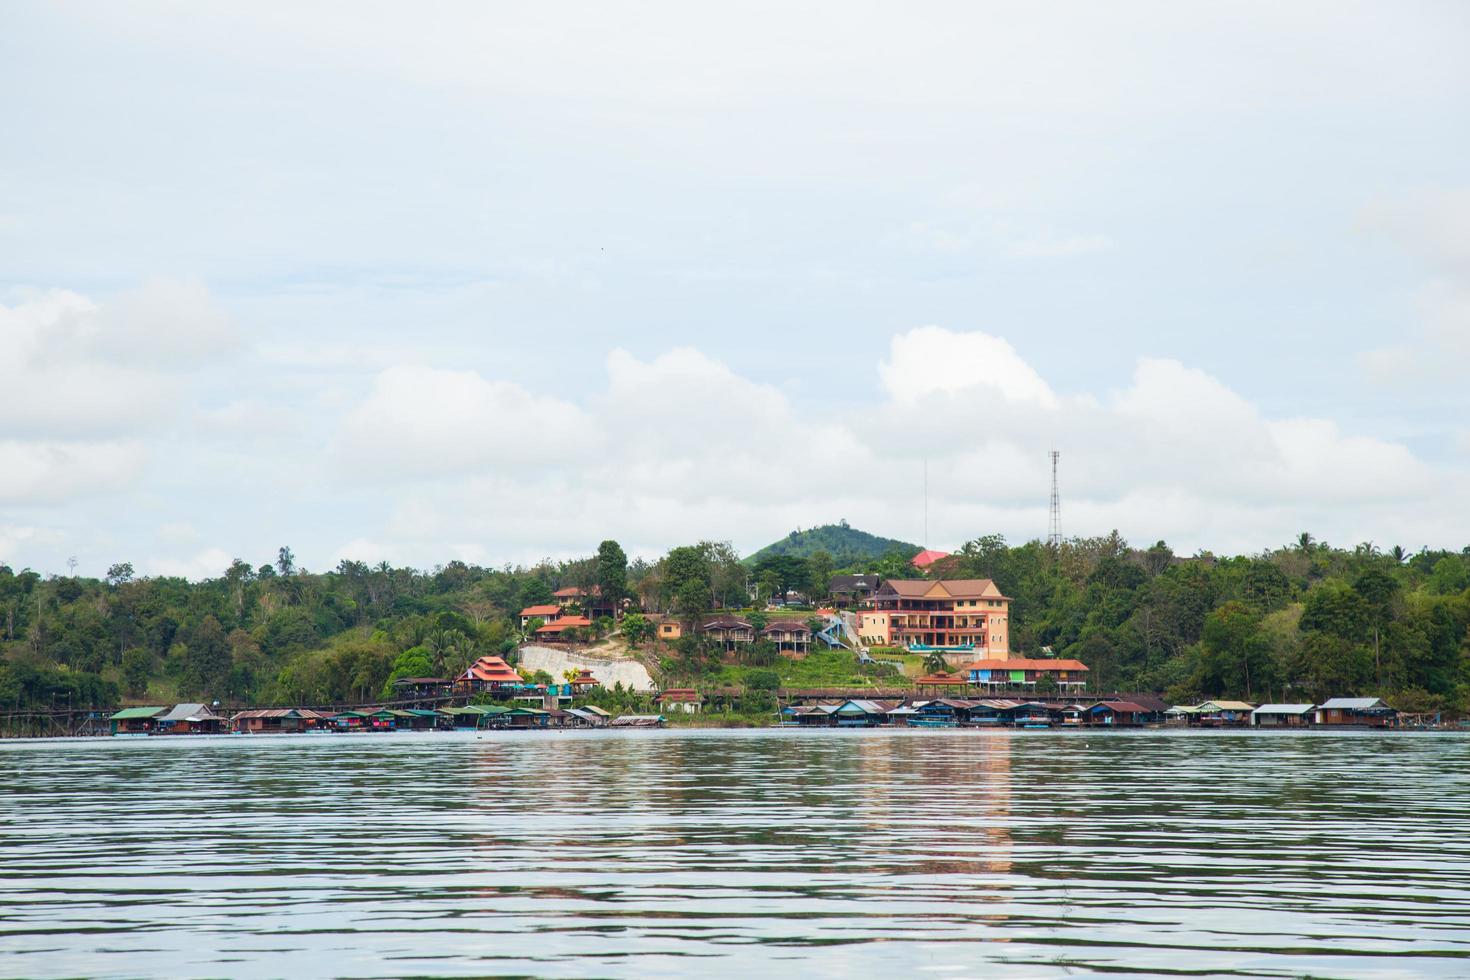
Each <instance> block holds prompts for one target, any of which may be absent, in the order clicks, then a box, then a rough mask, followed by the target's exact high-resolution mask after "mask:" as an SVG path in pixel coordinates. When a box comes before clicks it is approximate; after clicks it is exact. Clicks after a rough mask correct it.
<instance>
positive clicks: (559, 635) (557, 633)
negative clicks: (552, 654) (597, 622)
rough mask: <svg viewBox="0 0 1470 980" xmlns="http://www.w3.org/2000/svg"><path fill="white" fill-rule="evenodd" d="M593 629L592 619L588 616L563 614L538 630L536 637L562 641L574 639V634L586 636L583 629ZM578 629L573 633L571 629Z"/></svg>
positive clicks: (553, 641) (549, 640) (550, 640)
mask: <svg viewBox="0 0 1470 980" xmlns="http://www.w3.org/2000/svg"><path fill="white" fill-rule="evenodd" d="M591 629H592V620H590V619H588V618H587V617H586V616H562V617H561V618H559V619H557V620H556V621H555V622H551V623H547V624H546V625H544V626H542V627H540V628H539V629H537V630H536V639H538V640H546V641H548V642H551V643H560V642H564V641H567V640H570V639H572V637H574V636H585V635H586V633H585V632H583V631H590V630H591ZM572 630H577V631H578V632H576V633H572V632H570V631H572Z"/></svg>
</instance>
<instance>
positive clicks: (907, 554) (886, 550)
mask: <svg viewBox="0 0 1470 980" xmlns="http://www.w3.org/2000/svg"><path fill="white" fill-rule="evenodd" d="M819 551H825V552H826V553H827V554H829V555H831V556H832V564H833V567H835V568H846V567H848V566H851V565H863V564H865V563H867V562H871V561H875V560H877V559H879V558H882V557H883V556H885V555H888V554H892V553H894V552H899V553H901V554H902V555H903V557H904V558H905V559H908V558H912V557H913V556H914V555H917V554H918V553H919V546H918V545H916V544H909V543H908V542H907V541H898V540H895V539H894V538H880V537H878V535H876V534H869V533H868V532H867V531H859V530H858V529H857V528H854V527H848V526H847V522H846V521H844V522H842V523H839V524H823V525H822V526H821V527H812V528H807V529H806V530H805V531H792V532H791V533H790V534H788V535H787V536H786V537H784V538H782V539H781V540H780V541H774V542H772V543H771V544H768V545H766V546H765V547H764V548H762V549H761V550H760V551H757V552H756V553H755V554H753V555H751V556H749V557H748V558H746V559H745V563H746V564H747V565H755V564H758V563H759V562H760V561H761V559H763V558H774V557H776V556H778V555H787V556H789V557H792V558H810V557H811V556H812V555H814V554H816V553H817V552H819Z"/></svg>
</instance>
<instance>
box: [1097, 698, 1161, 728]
mask: <svg viewBox="0 0 1470 980" xmlns="http://www.w3.org/2000/svg"><path fill="white" fill-rule="evenodd" d="M1148 715H1149V711H1148V709H1147V708H1145V707H1144V706H1143V705H1141V704H1134V703H1133V702H1132V701H1099V702H1098V703H1097V704H1094V705H1093V706H1092V707H1090V708H1088V709H1087V712H1086V714H1085V715H1083V724H1086V725H1101V726H1103V727H1105V728H1136V727H1138V726H1140V725H1143V724H1144V723H1145V722H1146V721H1147V720H1148Z"/></svg>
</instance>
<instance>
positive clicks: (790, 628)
mask: <svg viewBox="0 0 1470 980" xmlns="http://www.w3.org/2000/svg"><path fill="white" fill-rule="evenodd" d="M761 638H762V639H764V640H769V641H770V642H772V643H774V644H776V649H777V650H781V651H785V652H790V653H795V654H798V655H802V654H805V653H806V652H807V651H808V650H809V649H810V648H811V644H812V630H811V627H810V626H808V625H807V624H806V623H802V622H798V621H797V620H794V619H778V620H775V621H774V622H770V623H767V624H766V627H765V629H763V630H761Z"/></svg>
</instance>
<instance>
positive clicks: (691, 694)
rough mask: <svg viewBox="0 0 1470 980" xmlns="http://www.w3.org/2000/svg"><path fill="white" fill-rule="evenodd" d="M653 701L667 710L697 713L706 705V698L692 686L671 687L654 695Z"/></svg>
mask: <svg viewBox="0 0 1470 980" xmlns="http://www.w3.org/2000/svg"><path fill="white" fill-rule="evenodd" d="M653 703H654V704H656V705H658V706H659V707H660V708H662V709H663V710H665V711H682V712H684V713H685V714H688V715H692V714H697V713H698V712H699V710H700V708H702V707H704V699H703V698H701V697H700V696H699V692H698V691H696V690H694V688H692V687H671V688H669V689H668V690H667V691H660V692H659V693H658V694H657V695H655V696H654V699H653Z"/></svg>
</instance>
